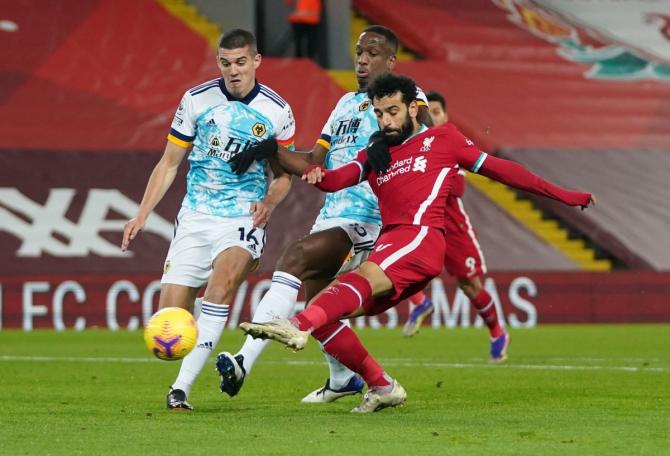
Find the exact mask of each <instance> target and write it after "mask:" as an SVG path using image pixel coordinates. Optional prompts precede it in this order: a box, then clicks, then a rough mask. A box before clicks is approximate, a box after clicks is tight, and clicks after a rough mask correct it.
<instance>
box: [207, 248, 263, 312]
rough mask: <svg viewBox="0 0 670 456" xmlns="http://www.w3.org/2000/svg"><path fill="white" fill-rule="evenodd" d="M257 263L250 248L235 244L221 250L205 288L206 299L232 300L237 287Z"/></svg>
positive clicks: (216, 300) (211, 300) (212, 300)
mask: <svg viewBox="0 0 670 456" xmlns="http://www.w3.org/2000/svg"><path fill="white" fill-rule="evenodd" d="M254 265H255V260H254V258H253V257H252V255H251V253H249V251H248V250H246V249H244V248H241V247H238V246H233V247H230V248H228V249H226V250H224V251H222V252H220V253H219V254H218V255H217V256H216V258H215V259H214V262H213V266H212V274H211V276H210V277H209V282H207V288H206V289H205V300H206V301H210V302H215V303H219V302H226V303H227V302H230V300H231V299H232V298H233V296H234V295H235V293H236V292H237V288H238V287H239V286H240V284H241V283H242V282H243V281H244V279H246V277H247V275H248V274H249V272H250V271H251V269H252V268H253V267H254Z"/></svg>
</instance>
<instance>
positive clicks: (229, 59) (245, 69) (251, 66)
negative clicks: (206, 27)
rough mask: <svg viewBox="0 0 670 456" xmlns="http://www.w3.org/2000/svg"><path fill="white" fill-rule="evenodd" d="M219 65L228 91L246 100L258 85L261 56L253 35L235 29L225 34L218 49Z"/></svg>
mask: <svg viewBox="0 0 670 456" xmlns="http://www.w3.org/2000/svg"><path fill="white" fill-rule="evenodd" d="M216 60H217V63H218V65H219V69H220V70H221V74H222V75H223V82H224V84H225V85H226V89H227V90H228V92H230V94H231V95H233V96H234V97H236V98H244V97H245V96H246V95H247V94H248V93H249V92H251V89H253V88H254V85H255V84H256V68H258V66H259V65H260V64H261V55H260V54H259V53H258V48H257V46H256V37H255V36H254V34H253V33H251V32H249V31H247V30H242V29H233V30H230V31H228V32H226V33H224V34H223V36H222V37H221V39H220V40H219V46H218V48H217V58H216Z"/></svg>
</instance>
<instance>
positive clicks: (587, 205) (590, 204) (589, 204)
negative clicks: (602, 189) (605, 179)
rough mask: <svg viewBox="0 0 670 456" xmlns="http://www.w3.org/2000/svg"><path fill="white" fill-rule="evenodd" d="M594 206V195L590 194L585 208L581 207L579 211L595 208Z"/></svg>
mask: <svg viewBox="0 0 670 456" xmlns="http://www.w3.org/2000/svg"><path fill="white" fill-rule="evenodd" d="M595 205H596V195H593V194H591V198H590V199H589V202H588V203H586V206H582V207H581V209H582V210H584V209H586V208H587V207H591V206H595Z"/></svg>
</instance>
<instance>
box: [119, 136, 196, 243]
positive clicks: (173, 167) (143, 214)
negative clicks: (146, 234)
mask: <svg viewBox="0 0 670 456" xmlns="http://www.w3.org/2000/svg"><path fill="white" fill-rule="evenodd" d="M187 152H188V145H187V146H186V147H183V146H180V145H177V144H175V143H174V142H172V141H168V142H167V145H166V146H165V151H164V152H163V156H162V157H161V159H160V160H159V161H158V163H157V164H156V166H155V167H154V169H153V171H152V172H151V175H150V176H149V181H148V182H147V186H146V188H145V190H144V196H143V197H142V202H141V203H140V207H139V209H138V211H137V215H136V216H135V217H134V218H132V219H130V220H129V221H128V223H126V225H125V227H124V229H123V240H122V242H121V250H123V251H124V252H125V251H126V250H127V249H128V245H129V244H130V242H131V241H132V240H133V239H135V236H137V234H138V233H139V232H140V231H142V229H143V228H144V224H145V223H146V220H147V218H148V217H149V214H151V211H153V210H154V208H155V207H156V205H157V204H158V203H159V202H160V200H161V199H163V196H165V192H167V190H168V188H170V185H172V182H174V178H175V176H176V175H177V170H178V169H179V164H180V163H181V162H182V160H183V159H184V157H185V156H186V153H187Z"/></svg>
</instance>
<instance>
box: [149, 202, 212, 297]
mask: <svg viewBox="0 0 670 456" xmlns="http://www.w3.org/2000/svg"><path fill="white" fill-rule="evenodd" d="M219 220H220V218H219V217H216V218H213V217H212V216H209V215H206V214H201V213H199V212H195V211H191V210H189V209H186V208H182V210H181V211H179V215H178V216H177V220H176V224H175V232H174V236H173V238H172V241H171V242H170V248H169V249H168V253H167V255H166V258H165V264H164V266H163V276H162V278H161V285H177V286H183V287H189V288H195V289H197V288H199V287H201V286H202V285H204V284H205V283H206V282H207V279H208V278H209V274H210V272H211V265H212V256H211V248H210V246H211V243H212V242H213V240H214V235H213V232H214V230H215V227H216V226H217V225H218V221H219ZM169 288H170V289H172V288H174V287H169ZM175 289H178V288H175ZM173 293H179V292H173V291H169V292H167V293H166V294H170V295H172V294H173ZM166 299H170V301H172V299H171V298H166Z"/></svg>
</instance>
